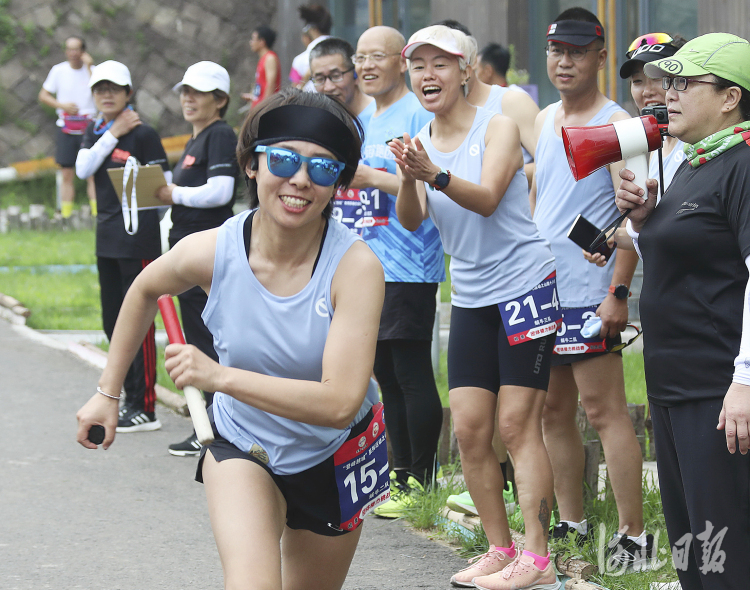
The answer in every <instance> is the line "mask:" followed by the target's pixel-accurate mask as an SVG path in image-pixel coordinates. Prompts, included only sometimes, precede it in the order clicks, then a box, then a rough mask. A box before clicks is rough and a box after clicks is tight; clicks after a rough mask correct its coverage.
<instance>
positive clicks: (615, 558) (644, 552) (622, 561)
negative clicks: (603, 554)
mask: <svg viewBox="0 0 750 590" xmlns="http://www.w3.org/2000/svg"><path fill="white" fill-rule="evenodd" d="M653 553H654V536H653V535H646V545H645V547H642V546H641V545H639V544H638V543H636V542H635V541H633V540H632V539H629V538H628V537H627V535H623V534H619V533H616V534H614V535H612V540H611V541H610V542H609V543H608V544H607V565H608V566H609V567H611V568H612V569H613V570H615V569H627V568H631V569H632V570H633V571H636V572H640V571H646V570H647V569H648V568H649V566H650V563H651V557H652V555H653Z"/></svg>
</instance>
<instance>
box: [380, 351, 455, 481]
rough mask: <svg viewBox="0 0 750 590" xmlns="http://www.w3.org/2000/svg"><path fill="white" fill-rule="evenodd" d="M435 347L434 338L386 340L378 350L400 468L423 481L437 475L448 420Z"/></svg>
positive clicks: (387, 419)
mask: <svg viewBox="0 0 750 590" xmlns="http://www.w3.org/2000/svg"><path fill="white" fill-rule="evenodd" d="M430 350H431V342H430V341H429V340H380V341H378V346H377V351H376V353H375V377H376V378H377V380H378V384H379V385H380V390H381V392H382V394H383V404H384V405H385V423H386V428H387V429H388V437H389V439H390V441H391V448H392V450H393V462H394V468H395V469H397V470H401V469H406V470H408V471H409V472H410V473H411V474H412V475H413V476H414V477H415V478H416V479H417V480H418V481H419V482H420V483H424V482H425V481H428V480H429V478H431V477H432V474H433V470H434V468H435V464H436V457H437V446H438V439H439V438H440V429H441V428H442V425H443V406H442V404H441V403H440V396H439V395H438V392H437V387H436V386H435V376H434V374H433V372H432V359H431V355H430Z"/></svg>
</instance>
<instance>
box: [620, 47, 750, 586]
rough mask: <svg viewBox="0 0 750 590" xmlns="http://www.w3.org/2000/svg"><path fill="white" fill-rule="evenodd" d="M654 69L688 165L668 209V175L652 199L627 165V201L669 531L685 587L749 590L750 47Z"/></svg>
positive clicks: (680, 57)
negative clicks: (638, 257)
mask: <svg viewBox="0 0 750 590" xmlns="http://www.w3.org/2000/svg"><path fill="white" fill-rule="evenodd" d="M644 70H645V73H646V75H647V76H650V77H652V78H656V79H661V81H662V86H663V88H664V89H665V90H666V105H667V112H668V117H669V133H670V135H672V136H674V137H676V138H677V139H679V140H681V141H683V142H684V143H685V148H684V151H685V154H686V159H687V162H684V163H683V164H682V165H681V166H680V167H679V169H678V170H677V172H676V173H675V175H674V178H673V179H672V182H671V184H670V185H669V189H668V190H667V191H665V193H664V196H663V197H662V199H661V201H660V203H659V206H658V207H655V205H656V197H657V188H658V187H657V185H658V183H657V182H656V180H653V179H652V180H649V181H648V183H647V187H646V189H647V190H646V192H644V190H643V189H640V188H638V187H637V186H636V185H635V184H634V183H633V182H631V181H632V180H633V174H632V173H631V172H630V171H629V170H623V171H622V172H620V177H621V178H622V182H621V183H620V188H619V189H618V191H617V194H616V201H617V206H618V207H619V208H620V210H621V211H630V217H629V221H628V233H629V234H630V235H631V237H633V240H634V242H635V244H636V247H637V248H638V249H639V251H640V253H641V254H642V258H643V290H642V291H641V303H640V308H641V321H642V324H643V328H644V335H645V337H644V362H645V371H646V384H647V388H648V395H649V402H650V408H651V416H652V420H653V424H654V438H655V441H656V456H657V464H658V469H659V485H660V489H661V495H662V503H663V508H664V515H665V519H666V523H667V531H668V533H669V540H670V543H671V544H672V546H673V547H676V548H679V549H681V550H682V551H683V552H684V551H685V549H687V552H688V553H687V554H686V557H685V559H684V560H682V562H681V563H679V564H678V567H677V573H678V575H679V577H680V583H681V585H682V588H684V589H686V590H687V589H691V590H692V589H701V588H711V589H714V588H742V587H745V586H747V580H748V579H750V562H749V561H748V560H747V559H745V556H746V555H747V554H748V552H750V501H749V500H748V498H750V456H749V455H748V454H747V451H748V446H750V426H749V424H750V308H749V305H750V297H749V295H750V284H749V283H748V268H749V267H750V144H749V143H748V142H750V43H748V42H747V41H746V40H745V39H742V38H740V37H736V36H734V35H729V34H726V33H711V34H707V35H703V36H701V37H698V38H696V39H693V40H692V41H689V42H688V43H687V44H686V45H685V46H684V47H682V48H681V49H680V50H679V51H678V52H677V53H676V54H675V55H673V56H671V57H667V58H665V59H660V60H657V61H653V62H649V63H646V64H645V67H644ZM740 317H742V322H740ZM738 446H739V453H738V452H737V447H738ZM691 539H692V540H693V542H692V545H691V544H690V540H691ZM686 541H687V543H686ZM706 548H709V549H711V550H710V551H707V550H706ZM730 550H731V553H730ZM679 556H680V554H679V553H677V552H676V549H675V558H676V559H678V558H679Z"/></svg>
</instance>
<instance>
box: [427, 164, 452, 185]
mask: <svg viewBox="0 0 750 590" xmlns="http://www.w3.org/2000/svg"><path fill="white" fill-rule="evenodd" d="M450 181H451V171H450V170H443V169H442V168H441V169H440V172H438V173H437V176H435V180H433V181H432V182H431V183H430V186H431V187H432V188H434V189H435V190H438V191H442V190H443V189H445V187H447V186H448V183H449V182H450Z"/></svg>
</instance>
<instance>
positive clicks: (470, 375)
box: [448, 305, 555, 393]
mask: <svg viewBox="0 0 750 590" xmlns="http://www.w3.org/2000/svg"><path fill="white" fill-rule="evenodd" d="M554 344H555V334H554V333H552V334H549V335H547V336H543V337H541V338H537V339H535V340H528V341H526V342H522V343H521V344H516V345H515V346H511V345H510V344H509V343H508V336H507V334H506V332H505V327H504V326H503V321H502V319H501V317H500V310H499V308H498V306H497V305H490V306H487V307H479V308H473V309H468V308H463V307H455V306H453V307H452V308H451V329H450V337H449V340H448V387H449V388H450V389H455V388H457V387H480V388H482V389H486V390H488V391H492V392H494V393H497V392H498V391H499V390H500V387H501V386H502V385H516V386H519V387H530V388H533V389H542V390H544V391H547V387H549V368H550V358H551V357H552V348H553V346H554Z"/></svg>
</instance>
